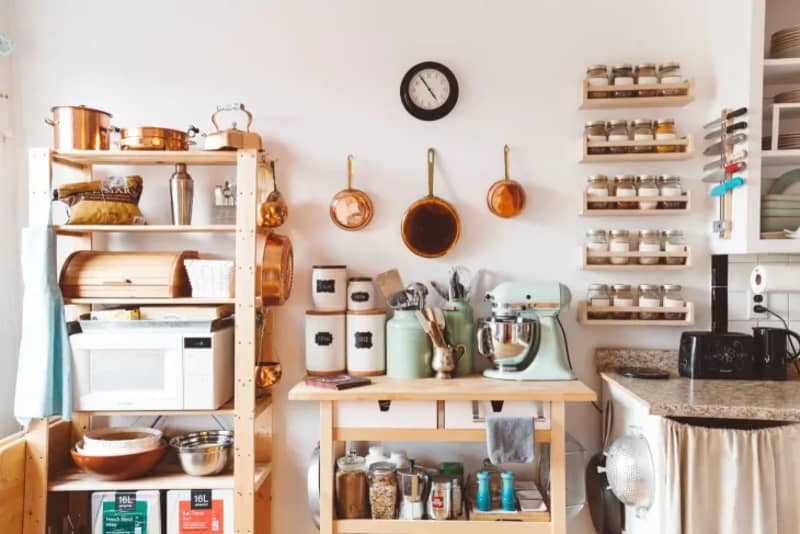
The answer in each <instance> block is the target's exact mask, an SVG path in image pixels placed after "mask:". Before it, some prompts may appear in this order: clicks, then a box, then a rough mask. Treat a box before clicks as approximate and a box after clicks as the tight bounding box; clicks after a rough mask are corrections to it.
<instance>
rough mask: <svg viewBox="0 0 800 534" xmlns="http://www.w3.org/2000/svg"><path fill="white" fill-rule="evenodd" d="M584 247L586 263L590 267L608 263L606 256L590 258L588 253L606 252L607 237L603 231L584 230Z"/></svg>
mask: <svg viewBox="0 0 800 534" xmlns="http://www.w3.org/2000/svg"><path fill="white" fill-rule="evenodd" d="M584 245H585V246H586V251H587V254H586V263H587V264H591V265H599V264H603V263H608V259H609V258H608V257H607V256H601V257H596V256H591V255H589V254H588V252H608V237H607V235H606V231H605V230H597V229H594V228H590V229H589V230H586V239H585V240H584Z"/></svg>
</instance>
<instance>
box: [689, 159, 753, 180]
mask: <svg viewBox="0 0 800 534" xmlns="http://www.w3.org/2000/svg"><path fill="white" fill-rule="evenodd" d="M746 168H747V162H746V161H739V162H737V163H730V164H728V165H726V166H725V168H724V169H720V170H718V171H715V172H712V173H711V174H707V175H705V176H703V179H702V180H700V181H701V182H703V183H706V184H713V183H715V182H723V181H725V177H726V176H727V175H728V174H731V173H734V172H739V171H743V170H745V169H746Z"/></svg>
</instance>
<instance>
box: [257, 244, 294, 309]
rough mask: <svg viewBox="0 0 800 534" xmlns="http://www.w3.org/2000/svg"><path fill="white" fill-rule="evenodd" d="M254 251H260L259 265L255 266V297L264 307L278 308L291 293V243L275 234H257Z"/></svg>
mask: <svg viewBox="0 0 800 534" xmlns="http://www.w3.org/2000/svg"><path fill="white" fill-rule="evenodd" d="M256 250H261V251H262V253H261V263H259V264H258V265H257V266H256V296H260V297H261V298H262V301H263V304H264V306H280V305H281V304H283V303H284V302H286V300H287V299H288V298H289V295H290V294H291V292H292V282H293V276H294V253H293V251H292V241H291V240H290V239H289V238H288V237H287V236H284V235H279V234H276V233H275V232H269V233H265V232H259V233H258V236H257V238H256Z"/></svg>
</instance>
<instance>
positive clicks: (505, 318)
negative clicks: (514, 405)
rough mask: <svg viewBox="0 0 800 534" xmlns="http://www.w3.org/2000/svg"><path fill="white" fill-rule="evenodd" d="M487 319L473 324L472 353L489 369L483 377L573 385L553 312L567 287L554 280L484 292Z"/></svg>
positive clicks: (563, 304)
mask: <svg viewBox="0 0 800 534" xmlns="http://www.w3.org/2000/svg"><path fill="white" fill-rule="evenodd" d="M485 299H486V300H487V301H488V302H490V303H491V306H492V315H491V316H490V317H486V318H484V319H481V320H479V321H478V326H477V333H476V348H477V350H478V352H479V353H480V354H482V355H483V356H485V357H486V358H488V359H489V361H491V362H492V364H493V365H494V367H493V368H491V369H486V370H485V371H484V372H483V375H484V376H486V377H488V378H499V379H501V380H575V379H576V377H575V373H573V372H572V369H570V366H569V364H568V363H567V358H566V354H567V353H566V347H565V346H564V336H565V335H566V334H565V333H563V332H562V330H561V327H560V324H559V322H558V314H559V312H561V311H563V310H565V309H566V308H567V307H568V306H569V303H570V300H571V295H570V292H569V288H568V287H567V286H565V285H564V284H561V283H559V282H555V281H538V282H504V283H502V284H500V285H498V286H497V287H495V288H494V289H493V290H491V291H490V292H488V293H486V296H485Z"/></svg>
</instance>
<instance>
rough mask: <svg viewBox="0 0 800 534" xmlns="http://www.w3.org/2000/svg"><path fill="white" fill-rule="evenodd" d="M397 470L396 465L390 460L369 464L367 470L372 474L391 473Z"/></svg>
mask: <svg viewBox="0 0 800 534" xmlns="http://www.w3.org/2000/svg"><path fill="white" fill-rule="evenodd" d="M395 471H397V466H396V465H394V464H393V463H392V462H375V463H374V464H372V465H371V466H369V472H370V474H373V475H391V474H392V473H394V472H395Z"/></svg>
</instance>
